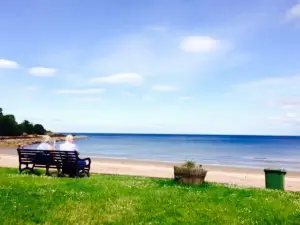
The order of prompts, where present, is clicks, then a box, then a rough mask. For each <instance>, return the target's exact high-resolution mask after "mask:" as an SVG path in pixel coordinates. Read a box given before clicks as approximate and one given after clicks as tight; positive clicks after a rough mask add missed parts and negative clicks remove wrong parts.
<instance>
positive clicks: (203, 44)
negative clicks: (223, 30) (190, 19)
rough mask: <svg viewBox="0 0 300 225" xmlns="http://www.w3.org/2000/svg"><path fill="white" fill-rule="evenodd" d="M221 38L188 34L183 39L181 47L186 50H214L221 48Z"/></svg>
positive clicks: (203, 51) (204, 51) (205, 51)
mask: <svg viewBox="0 0 300 225" xmlns="http://www.w3.org/2000/svg"><path fill="white" fill-rule="evenodd" d="M220 45H221V41H220V40H216V39H214V38H212V37H208V36H187V37H184V38H183V40H182V41H181V43H180V45H179V48H180V49H181V50H182V51H185V52H202V53H207V52H213V51H215V50H217V49H219V47H220Z"/></svg>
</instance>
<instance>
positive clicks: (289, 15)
mask: <svg viewBox="0 0 300 225" xmlns="http://www.w3.org/2000/svg"><path fill="white" fill-rule="evenodd" d="M296 19H299V20H300V3H298V4H296V5H294V6H293V7H292V8H290V9H289V10H288V11H287V12H286V20H287V21H291V20H296Z"/></svg>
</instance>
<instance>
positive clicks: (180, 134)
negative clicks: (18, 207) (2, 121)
mask: <svg viewBox="0 0 300 225" xmlns="http://www.w3.org/2000/svg"><path fill="white" fill-rule="evenodd" d="M53 133H55V134H71V135H89V134H90V135H95V134H99V135H165V136H183V135H187V136H254V137H255V136H258V137H296V138H297V137H300V134H299V135H288V134H200V133H199V134H198V133H138V132H132V133H131V132H53Z"/></svg>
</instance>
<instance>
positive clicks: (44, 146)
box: [37, 143, 52, 150]
mask: <svg viewBox="0 0 300 225" xmlns="http://www.w3.org/2000/svg"><path fill="white" fill-rule="evenodd" d="M51 148H52V147H51V145H49V144H48V143H41V144H39V145H38V146H37V150H50V149H51Z"/></svg>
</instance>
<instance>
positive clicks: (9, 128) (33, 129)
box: [0, 108, 47, 136]
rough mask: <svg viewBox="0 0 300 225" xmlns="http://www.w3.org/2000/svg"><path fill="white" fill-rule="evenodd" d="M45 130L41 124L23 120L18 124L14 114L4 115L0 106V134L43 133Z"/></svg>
mask: <svg viewBox="0 0 300 225" xmlns="http://www.w3.org/2000/svg"><path fill="white" fill-rule="evenodd" d="M46 132H47V131H46V129H45V128H44V127H43V125H41V124H35V125H34V124H32V123H30V122H29V121H28V120H24V121H23V122H22V123H20V124H18V122H17V121H16V119H15V116H14V115H9V114H8V115H4V114H3V111H2V108H0V136H16V135H21V134H22V133H26V134H39V135H43V134H45V133H46Z"/></svg>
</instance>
